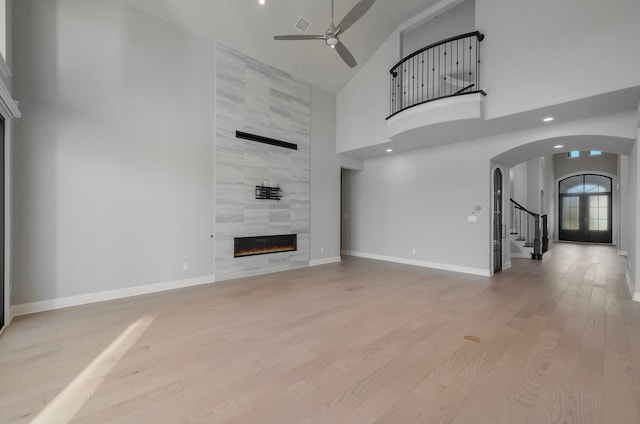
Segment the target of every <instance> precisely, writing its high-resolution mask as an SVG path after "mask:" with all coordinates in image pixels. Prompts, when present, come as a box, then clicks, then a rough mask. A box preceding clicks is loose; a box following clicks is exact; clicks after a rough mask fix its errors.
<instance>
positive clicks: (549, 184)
mask: <svg viewBox="0 0 640 424" xmlns="http://www.w3.org/2000/svg"><path fill="white" fill-rule="evenodd" d="M543 161H544V165H543V175H544V182H543V185H542V187H544V203H545V204H544V207H543V208H542V211H541V212H542V214H546V215H547V230H548V231H549V248H551V244H552V243H553V240H555V229H556V225H555V222H556V218H555V217H556V202H555V198H556V196H555V192H556V184H555V181H556V177H555V172H554V170H553V156H552V155H547V156H544V159H543Z"/></svg>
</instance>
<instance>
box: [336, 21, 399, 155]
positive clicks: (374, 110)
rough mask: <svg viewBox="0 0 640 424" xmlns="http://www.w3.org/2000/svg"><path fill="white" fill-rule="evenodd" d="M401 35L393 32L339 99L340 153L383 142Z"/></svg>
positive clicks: (339, 95)
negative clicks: (390, 89)
mask: <svg viewBox="0 0 640 424" xmlns="http://www.w3.org/2000/svg"><path fill="white" fill-rule="evenodd" d="M399 46H400V33H399V32H398V31H396V32H394V33H393V34H392V35H391V36H390V37H389V38H388V39H387V41H385V42H384V44H383V45H382V46H380V48H379V49H378V50H377V51H376V52H375V53H374V54H373V56H371V58H370V59H369V60H368V61H367V63H365V64H364V65H362V67H361V68H360V71H359V72H358V73H357V74H356V75H355V77H354V78H352V79H351V81H349V83H348V84H347V85H346V86H345V87H344V88H343V89H342V91H340V93H338V96H337V97H336V111H337V113H336V150H337V152H338V153H340V152H347V151H350V150H355V149H358V148H361V147H367V146H373V145H376V144H380V143H384V142H386V141H387V140H388V139H387V122H386V121H385V118H386V117H387V116H388V115H389V69H391V67H392V66H393V65H394V64H395V63H396V62H397V61H398V57H399V54H398V52H399V50H398V49H399Z"/></svg>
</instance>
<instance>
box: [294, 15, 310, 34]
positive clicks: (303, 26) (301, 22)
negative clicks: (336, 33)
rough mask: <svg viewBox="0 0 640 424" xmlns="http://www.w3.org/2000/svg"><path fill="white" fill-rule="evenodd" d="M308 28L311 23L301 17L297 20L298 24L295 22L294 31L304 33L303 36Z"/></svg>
mask: <svg viewBox="0 0 640 424" xmlns="http://www.w3.org/2000/svg"><path fill="white" fill-rule="evenodd" d="M310 26H311V22H309V20H308V19H307V18H305V17H303V16H300V17H299V18H298V22H296V29H297V30H298V31H300V32H304V33H305V34H306V33H307V31H308V30H309V27H310Z"/></svg>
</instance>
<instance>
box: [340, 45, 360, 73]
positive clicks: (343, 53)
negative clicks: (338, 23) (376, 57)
mask: <svg viewBox="0 0 640 424" xmlns="http://www.w3.org/2000/svg"><path fill="white" fill-rule="evenodd" d="M335 48H336V51H337V52H338V54H339V55H340V57H341V58H342V60H344V63H346V64H347V65H349V67H350V68H353V67H355V66H357V65H358V64H357V63H356V59H355V58H354V57H353V55H352V54H351V52H349V50H348V49H347V48H346V47H345V45H344V44H342V43H338V44H336V47H335Z"/></svg>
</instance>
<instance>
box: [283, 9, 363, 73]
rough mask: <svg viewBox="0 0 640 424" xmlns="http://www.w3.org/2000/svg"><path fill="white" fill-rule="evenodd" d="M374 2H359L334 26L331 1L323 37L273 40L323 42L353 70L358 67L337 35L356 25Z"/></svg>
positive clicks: (297, 36) (298, 36)
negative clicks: (329, 18) (329, 20)
mask: <svg viewBox="0 0 640 424" xmlns="http://www.w3.org/2000/svg"><path fill="white" fill-rule="evenodd" d="M373 3H375V0H360V1H359V2H358V3H356V5H355V6H353V8H352V9H351V10H350V11H349V13H347V14H346V15H345V17H344V18H342V20H341V21H340V22H339V23H338V25H334V23H333V0H331V25H329V29H327V32H326V33H325V34H324V35H276V36H274V37H273V39H274V40H324V42H325V43H326V44H327V45H328V46H329V47H331V48H333V49H335V50H336V52H337V53H338V55H339V56H340V58H342V60H343V61H344V63H346V64H347V65H348V66H349V67H351V68H353V67H355V66H357V65H358V63H357V62H356V60H355V58H354V57H353V55H352V54H351V52H349V49H347V48H346V47H345V45H344V44H343V43H342V42H341V41H340V38H339V35H341V34H344V33H345V31H346V30H347V29H349V27H351V26H352V25H353V24H355V23H356V21H358V20H359V19H360V18H362V16H363V15H364V14H365V13H367V10H369V9H370V8H371V6H373Z"/></svg>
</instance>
